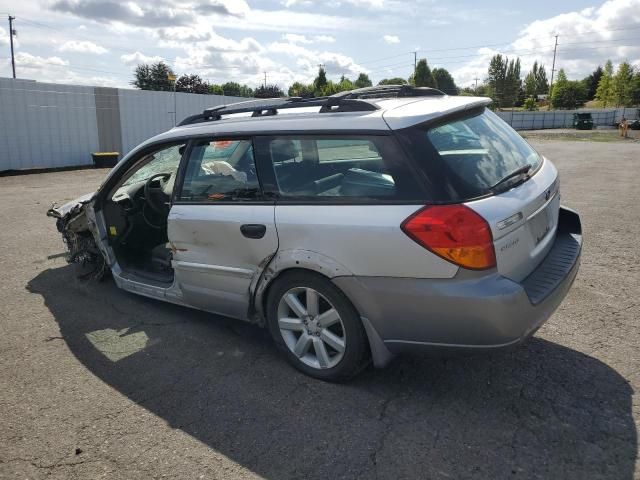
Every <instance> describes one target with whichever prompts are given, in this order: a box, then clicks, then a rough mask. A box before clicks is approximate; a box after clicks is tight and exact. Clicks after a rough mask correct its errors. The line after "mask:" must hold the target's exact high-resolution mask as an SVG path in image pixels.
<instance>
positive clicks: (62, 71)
mask: <svg viewBox="0 0 640 480" xmlns="http://www.w3.org/2000/svg"><path fill="white" fill-rule="evenodd" d="M9 64H10V60H9V59H6V60H3V61H0V70H5V69H10V68H11V67H10V65H9ZM16 70H17V73H18V76H19V77H20V78H27V79H34V80H37V81H39V82H52V83H66V84H72V85H98V86H105V87H125V86H126V82H124V81H121V80H117V79H114V78H112V77H110V76H109V75H104V74H103V75H100V76H98V74H93V75H91V76H87V75H86V74H78V73H77V72H75V71H73V67H72V66H70V65H69V62H68V61H67V60H64V59H62V58H60V57H57V56H51V57H42V56H39V55H32V54H30V53H28V52H18V53H16Z"/></svg>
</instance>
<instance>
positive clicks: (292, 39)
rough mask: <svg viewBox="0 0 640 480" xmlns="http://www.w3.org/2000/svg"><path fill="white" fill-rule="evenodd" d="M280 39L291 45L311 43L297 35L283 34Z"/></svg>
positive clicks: (302, 36) (311, 41)
mask: <svg viewBox="0 0 640 480" xmlns="http://www.w3.org/2000/svg"><path fill="white" fill-rule="evenodd" d="M282 38H283V39H284V40H286V41H287V42H291V43H313V40H309V39H308V38H307V37H305V36H304V35H298V34H297V33H285V34H284V35H282Z"/></svg>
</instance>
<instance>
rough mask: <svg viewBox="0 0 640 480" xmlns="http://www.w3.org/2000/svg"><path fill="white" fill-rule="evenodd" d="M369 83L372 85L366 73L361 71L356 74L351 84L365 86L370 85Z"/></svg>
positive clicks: (359, 86) (358, 86) (357, 86)
mask: <svg viewBox="0 0 640 480" xmlns="http://www.w3.org/2000/svg"><path fill="white" fill-rule="evenodd" d="M371 85H373V83H371V79H370V78H369V75H367V74H366V73H361V74H360V75H358V78H356V81H355V82H353V86H354V87H356V88H365V87H370V86H371Z"/></svg>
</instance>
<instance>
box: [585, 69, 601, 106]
mask: <svg viewBox="0 0 640 480" xmlns="http://www.w3.org/2000/svg"><path fill="white" fill-rule="evenodd" d="M603 73H604V70H602V67H601V66H600V65H598V68H596V69H595V70H594V71H593V72H591V75H589V76H588V77H585V79H584V80H583V82H584V86H585V87H586V89H587V99H588V100H593V99H594V98H595V97H596V91H597V90H598V83H600V79H601V78H602V74H603Z"/></svg>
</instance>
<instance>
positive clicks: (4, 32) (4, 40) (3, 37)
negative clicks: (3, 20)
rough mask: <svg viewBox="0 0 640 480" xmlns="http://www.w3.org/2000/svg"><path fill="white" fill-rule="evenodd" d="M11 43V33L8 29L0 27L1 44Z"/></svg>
mask: <svg viewBox="0 0 640 480" xmlns="http://www.w3.org/2000/svg"><path fill="white" fill-rule="evenodd" d="M8 44H9V34H8V33H7V30H5V29H4V28H2V27H0V45H8Z"/></svg>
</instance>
